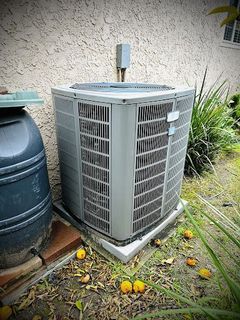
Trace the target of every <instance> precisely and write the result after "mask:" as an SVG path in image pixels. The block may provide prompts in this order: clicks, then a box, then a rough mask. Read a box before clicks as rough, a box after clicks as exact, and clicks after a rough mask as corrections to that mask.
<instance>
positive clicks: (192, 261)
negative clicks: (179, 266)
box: [186, 258, 197, 267]
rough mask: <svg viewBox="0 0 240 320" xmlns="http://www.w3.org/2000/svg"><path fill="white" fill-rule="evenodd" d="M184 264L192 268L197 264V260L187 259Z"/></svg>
mask: <svg viewBox="0 0 240 320" xmlns="http://www.w3.org/2000/svg"><path fill="white" fill-rule="evenodd" d="M186 264H187V265H188V266H191V267H194V266H195V265H196V264H197V260H196V259H194V258H187V260H186Z"/></svg>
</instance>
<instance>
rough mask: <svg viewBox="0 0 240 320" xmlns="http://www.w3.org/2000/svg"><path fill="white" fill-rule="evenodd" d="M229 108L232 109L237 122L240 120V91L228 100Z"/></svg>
mask: <svg viewBox="0 0 240 320" xmlns="http://www.w3.org/2000/svg"><path fill="white" fill-rule="evenodd" d="M228 106H229V108H230V109H231V110H232V117H233V118H234V119H235V120H236V122H237V123H239V122H240V92H239V93H235V94H234V95H233V96H232V97H231V98H230V100H229V102H228Z"/></svg>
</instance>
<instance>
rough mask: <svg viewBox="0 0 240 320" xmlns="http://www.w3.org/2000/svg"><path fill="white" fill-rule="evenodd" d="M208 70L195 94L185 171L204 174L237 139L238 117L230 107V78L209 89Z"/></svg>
mask: <svg viewBox="0 0 240 320" xmlns="http://www.w3.org/2000/svg"><path fill="white" fill-rule="evenodd" d="M206 75H207V70H206V71H205V74H204V77H203V81H202V85H201V89H200V92H199V94H197V95H196V97H195V103H194V106H193V113H192V120H191V126H190V132H189V141H188V149H187V156H186V162H185V174H187V175H201V173H202V172H203V171H204V170H209V169H211V168H212V167H213V163H214V160H215V158H216V156H217V154H218V153H219V152H220V151H221V150H223V149H225V148H229V147H230V146H231V145H232V144H233V143H234V142H235V132H234V130H233V124H234V120H233V118H232V117H231V110H230V109H229V108H228V107H227V91H228V90H227V89H228V88H227V85H226V81H224V82H223V83H221V84H220V85H217V83H214V84H213V86H212V87H211V88H210V89H209V90H208V91H206V89H205V80H206Z"/></svg>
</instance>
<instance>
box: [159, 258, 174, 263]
mask: <svg viewBox="0 0 240 320" xmlns="http://www.w3.org/2000/svg"><path fill="white" fill-rule="evenodd" d="M174 259H175V257H171V258H168V259H164V260H162V263H164V264H165V263H167V264H172V263H173V261H174Z"/></svg>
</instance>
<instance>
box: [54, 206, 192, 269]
mask: <svg viewBox="0 0 240 320" xmlns="http://www.w3.org/2000/svg"><path fill="white" fill-rule="evenodd" d="M187 204H188V202H187V201H185V200H182V203H181V202H180V203H179V204H178V206H177V208H176V209H175V210H174V211H173V212H172V213H171V214H170V215H168V216H167V217H166V218H164V219H163V220H162V221H161V222H160V224H159V225H158V226H157V227H155V228H154V229H153V230H151V231H150V232H148V233H147V234H145V235H144V236H142V237H141V238H140V239H136V240H135V241H133V242H131V243H129V244H127V245H123V246H117V245H115V244H113V243H111V242H109V241H108V240H106V239H104V238H103V237H101V234H100V233H98V234H96V233H94V232H92V233H91V232H90V235H91V238H92V240H94V241H95V242H97V243H98V244H99V245H100V246H101V247H103V248H104V249H105V250H106V251H107V252H109V253H111V254H112V255H113V256H115V257H117V258H118V259H119V260H121V261H122V262H124V263H127V262H128V261H129V260H131V259H132V258H133V257H134V256H135V255H136V254H137V253H138V252H139V251H140V250H141V249H142V248H144V247H145V245H147V243H149V242H150V241H151V240H152V239H153V238H155V237H156V236H157V235H158V234H159V233H161V232H162V231H163V230H164V229H166V228H167V227H168V226H169V225H171V224H173V223H174V221H175V220H176V218H177V217H178V216H179V215H180V214H181V213H182V212H183V210H184V206H186V205H187ZM54 208H55V211H56V212H57V213H59V214H60V215H61V216H62V217H63V218H64V219H66V220H68V221H69V222H70V223H71V224H72V225H74V226H75V227H77V228H78V229H80V230H81V231H82V232H86V231H87V230H86V225H84V224H82V223H79V222H78V221H76V220H75V219H74V218H73V217H72V216H71V215H70V214H69V213H68V212H67V211H66V210H65V209H64V207H63V206H62V203H61V201H56V202H55V203H54ZM84 227H85V228H84ZM84 229H85V230H84ZM88 234H89V230H88Z"/></svg>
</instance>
